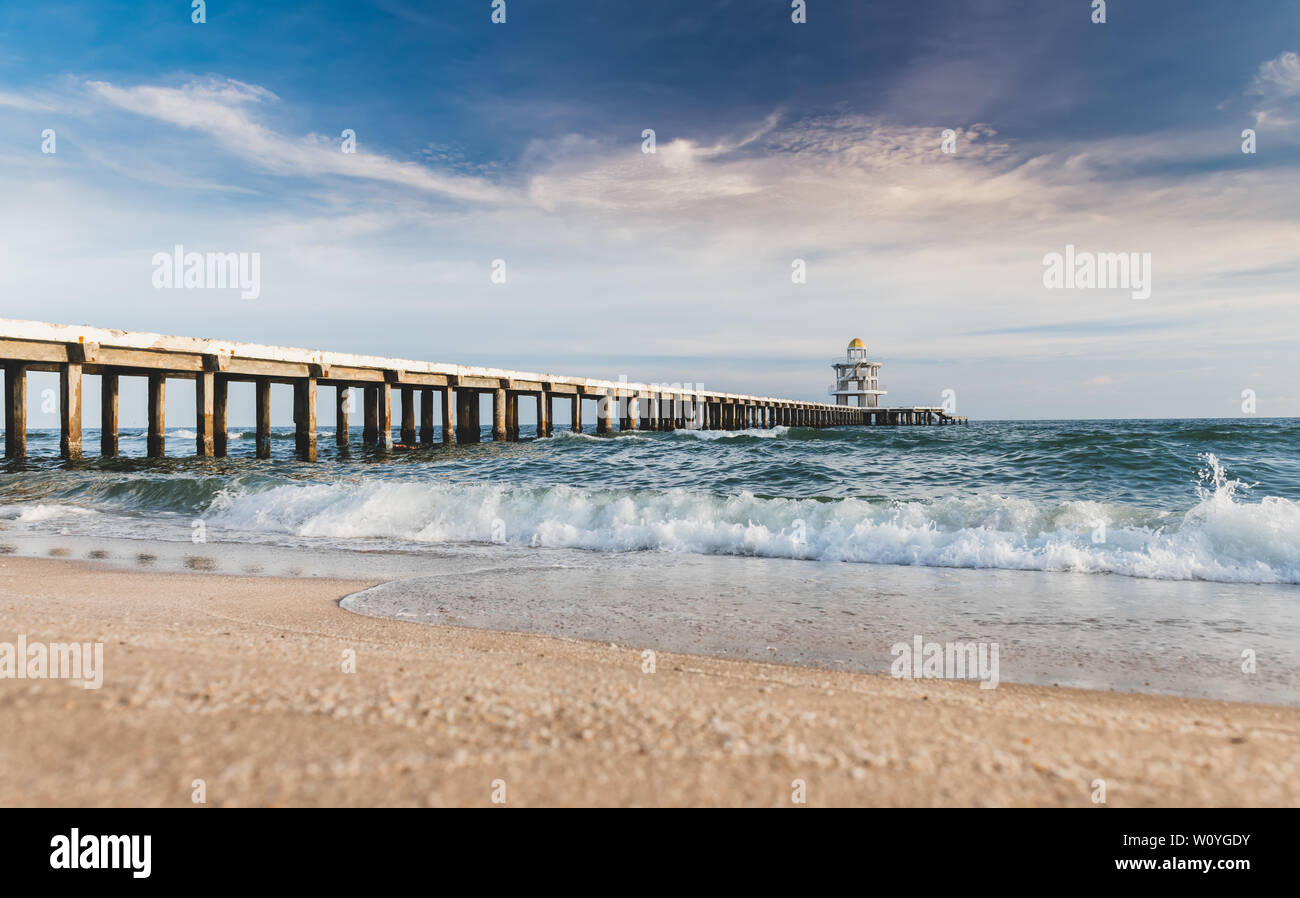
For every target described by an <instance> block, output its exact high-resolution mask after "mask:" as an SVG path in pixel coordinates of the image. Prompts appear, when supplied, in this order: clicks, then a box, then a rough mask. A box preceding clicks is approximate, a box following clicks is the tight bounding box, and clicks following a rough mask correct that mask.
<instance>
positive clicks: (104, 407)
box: [0, 319, 966, 461]
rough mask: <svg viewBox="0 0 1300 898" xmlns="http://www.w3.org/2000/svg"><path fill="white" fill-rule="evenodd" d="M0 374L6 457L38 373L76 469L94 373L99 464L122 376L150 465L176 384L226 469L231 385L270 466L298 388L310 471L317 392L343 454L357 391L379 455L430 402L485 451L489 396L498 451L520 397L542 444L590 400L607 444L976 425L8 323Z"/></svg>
mask: <svg viewBox="0 0 1300 898" xmlns="http://www.w3.org/2000/svg"><path fill="white" fill-rule="evenodd" d="M0 366H3V369H4V383H5V387H4V395H5V422H4V423H5V456H6V457H9V458H14V457H21V456H24V455H26V452H27V372H28V371H52V372H57V373H58V375H59V451H60V454H61V455H62V456H63V457H64V458H79V457H80V456H81V454H82V445H81V442H82V441H81V386H82V377H83V376H84V375H87V374H90V375H97V376H99V377H100V378H101V387H100V403H101V404H100V422H101V423H100V454H101V455H105V456H114V455H117V452H118V426H117V423H118V383H119V378H121V377H143V378H145V379H147V381H148V440H147V446H148V450H147V451H148V454H149V456H150V457H162V456H163V455H165V454H166V442H165V435H164V434H165V430H164V428H165V424H166V422H165V405H166V402H165V400H166V389H167V381H168V380H190V381H193V382H194V390H195V394H194V395H195V433H196V435H197V436H196V439H195V443H196V454H198V455H200V456H217V457H220V456H224V455H225V454H226V448H227V447H226V430H227V387H228V385H229V384H230V383H232V382H252V383H254V384H255V385H256V391H255V396H256V436H257V440H256V447H257V448H256V454H257V456H258V457H259V458H269V457H270V455H271V389H270V388H271V384H273V383H282V384H289V385H291V386H292V387H293V397H294V399H293V404H294V416H293V418H294V425H295V430H296V449H297V455H298V457H299V458H301V459H303V460H306V461H315V460H316V392H317V389H318V387H321V386H326V387H334V388H335V389H336V390H337V397H336V402H335V403H334V407H335V416H336V417H335V435H336V439H337V440H338V443H339V444H340V445H341V446H346V445H347V443H348V441H349V439H350V431H349V426H348V425H349V413H350V403H349V402H348V401H346V397H347V391H348V390H350V389H352V388H359V389H361V390H362V391H363V395H364V409H363V414H364V425H363V427H362V442H363V443H364V444H366V445H370V446H375V447H378V448H381V449H392V448H394V446H395V445H401V446H416V445H421V444H425V445H427V444H430V443H432V442H433V437H434V417H433V414H434V413H433V407H434V406H433V394H434V393H438V394H439V399H440V406H441V416H440V417H441V421H440V423H441V425H442V432H441V441H442V442H444V443H450V442H457V443H476V442H478V441H479V440H480V439H481V425H480V420H479V405H480V403H479V396H480V395H481V394H484V393H487V394H489V395H491V397H492V439H493V440H517V439H519V398H520V397H521V396H522V397H530V398H532V399H533V400H535V401H536V403H537V433H538V435H539V436H549V435H551V434H552V433H553V432H554V431H553V427H552V424H551V416H552V410H553V404H554V402H555V401H556V400H559V401H562V402H563V401H567V402H568V403H569V411H570V420H571V422H572V423H571V425H570V427H571V429H572V430H574V431H575V432H581V431H582V403H583V400H584V399H592V400H595V401H596V415H597V417H596V430H597V432H598V433H613V432H615V431H618V430H638V429H639V430H654V431H658V430H679V429H688V428H689V429H702V430H744V429H746V428H750V427H773V426H776V425H786V426H791V427H837V426H842V425H907V424H955V423H965V421H966V419H965V418H963V417H957V416H953V415H950V414H948V413H946V412H945V411H944V410H943V409H942V408H940V407H937V406H915V407H909V408H858V407H854V406H844V405H833V404H829V403H821V402H801V401H798V400H792V399H778V398H773V397H768V396H749V395H744V394H736V393H719V392H715V391H709V390H700V389H693V388H684V387H683V388H679V387H678V386H677V385H676V384H673V385H671V386H669V385H664V384H640V383H627V382H625V381H609V380H600V379H595V378H582V377H564V376H559V375H554V374H538V373H533V372H526V371H509V370H505V369H500V368H479V367H471V366H465V365H449V364H441V363H436V362H419V361H412V360H409V359H392V358H382V357H379V356H367V355H354V354H349V353H339V352H320V351H316V350H309V349H296V348H292V347H286V346H266V345H260V344H256V343H232V342H226V341H221V340H204V339H196V338H193V337H168V336H162V335H160V334H150V333H139V332H131V331H119V330H108V329H104V328H95V327H81V326H69V325H61V324H47V323H45V322H40V321H18V320H11V319H0ZM394 392H396V393H397V395H398V399H399V401H400V421H401V426H400V442H399V443H397V444H395V443H394V441H393V437H392V417H393V416H392V406H393V393H394ZM417 396H418V397H419V408H418V410H417V408H416V403H415V400H416V397H417ZM417 419H418V421H419V425H418V428H417V425H416V421H417Z"/></svg>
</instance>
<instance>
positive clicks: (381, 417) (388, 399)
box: [375, 380, 393, 452]
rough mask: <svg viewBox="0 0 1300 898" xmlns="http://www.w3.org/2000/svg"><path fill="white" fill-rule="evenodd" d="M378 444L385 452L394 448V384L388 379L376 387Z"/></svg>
mask: <svg viewBox="0 0 1300 898" xmlns="http://www.w3.org/2000/svg"><path fill="white" fill-rule="evenodd" d="M375 427H376V430H377V433H376V436H377V437H378V441H377V442H376V445H377V446H378V447H379V448H380V449H382V450H384V451H385V452H390V451H392V448H393V385H392V384H390V383H389V382H388V381H387V380H385V381H384V382H383V383H381V384H379V385H378V386H376V387H375Z"/></svg>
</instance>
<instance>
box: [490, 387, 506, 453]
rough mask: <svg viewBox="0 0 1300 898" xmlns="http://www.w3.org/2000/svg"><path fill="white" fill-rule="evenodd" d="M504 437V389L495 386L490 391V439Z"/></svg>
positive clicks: (501, 440) (502, 440) (501, 438)
mask: <svg viewBox="0 0 1300 898" xmlns="http://www.w3.org/2000/svg"><path fill="white" fill-rule="evenodd" d="M505 439H506V391H505V390H503V389H501V388H500V387H497V388H496V389H495V390H493V391H492V441H493V442H505Z"/></svg>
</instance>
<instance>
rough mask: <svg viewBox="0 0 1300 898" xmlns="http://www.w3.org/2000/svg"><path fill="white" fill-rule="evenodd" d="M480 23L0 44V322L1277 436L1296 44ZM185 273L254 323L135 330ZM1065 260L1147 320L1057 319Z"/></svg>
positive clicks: (206, 303) (734, 24) (569, 6)
mask: <svg viewBox="0 0 1300 898" xmlns="http://www.w3.org/2000/svg"><path fill="white" fill-rule="evenodd" d="M506 11H507V21H506V23H505V24H502V25H495V24H493V23H492V22H491V21H490V15H491V3H490V2H489V0H473V2H458V3H439V4H423V5H421V4H401V3H390V2H379V3H333V4H331V3H314V4H310V5H306V4H304V5H302V6H301V7H297V8H295V6H294V4H263V3H209V4H208V6H207V10H206V12H207V22H206V23H205V24H194V23H192V22H191V21H190V8H189V4H187V3H182V2H172V3H157V4H149V3H57V2H55V3H42V4H14V3H10V4H6V5H4V6H3V7H0V158H2V159H3V163H4V164H3V166H2V167H0V195H3V196H4V197H5V210H6V212H7V214H6V215H4V216H3V220H2V221H0V296H2V297H3V308H2V309H0V315H3V316H5V317H13V318H31V319H39V320H51V321H60V322H66V323H86V324H94V325H101V326H109V327H121V328H130V329H141V330H152V331H161V332H164V333H180V334H190V335H196V336H212V337H219V338H225V339H238V340H255V341H258V342H277V343H284V344H290V345H306V346H312V347H319V348H327V349H338V350H344V351H358V352H373V353H379V354H385V355H396V356H405V357H414V358H425V359H433V360H438V361H450V362H462V363H471V364H494V365H506V366H512V367H519V368H526V369H531V370H545V371H552V372H557V373H567V374H581V375H589V376H599V377H609V378H612V379H617V378H618V377H619V376H620V375H626V376H627V377H628V378H629V379H632V380H649V381H689V382H697V383H703V384H704V385H705V386H707V387H711V388H717V389H727V390H736V391H746V392H756V393H765V394H769V395H786V396H792V397H800V398H822V397H824V395H825V389H826V386H827V384H828V383H829V381H830V376H829V375H830V369H829V361H830V358H831V357H832V356H838V355H840V354H841V353H842V352H843V347H844V344H845V343H846V342H847V340H848V339H849V338H850V337H853V336H861V337H862V338H863V339H865V340H866V342H867V345H868V347H869V348H870V350H871V352H872V354H873V355H874V356H876V357H879V358H880V359H881V360H882V361H883V362H884V364H885V367H884V369H883V372H882V379H883V381H884V386H885V387H886V388H887V389H889V390H890V394H889V396H888V397H887V401H888V402H892V403H896V404H913V403H917V404H936V403H938V402H939V396H940V394H941V392H942V391H943V390H945V389H955V390H956V391H957V397H958V411H959V412H961V413H965V414H968V415H971V416H976V417H986V418H987V417H1073V416H1079V417H1099V416H1112V415H1114V416H1147V415H1151V416H1161V415H1173V416H1178V415H1210V416H1219V415H1236V414H1239V413H1240V402H1241V400H1240V393H1241V391H1242V390H1244V389H1252V390H1254V391H1255V392H1256V394H1257V396H1258V409H1259V413H1260V414H1268V415H1296V414H1300V389H1297V388H1296V386H1295V377H1294V374H1293V365H1294V358H1295V357H1296V355H1297V352H1296V350H1297V345H1296V343H1297V335H1298V334H1300V327H1297V325H1300V312H1298V311H1297V302H1296V299H1297V290H1296V284H1297V283H1300V280H1298V279H1297V274H1300V239H1297V238H1298V237H1300V228H1298V227H1297V222H1296V218H1297V215H1296V210H1297V209H1300V178H1298V177H1297V172H1298V169H1297V163H1300V57H1298V56H1297V55H1296V54H1297V51H1300V29H1298V28H1297V26H1298V25H1300V4H1296V3H1279V2H1236V3H1233V4H1230V5H1229V4H1216V3H1209V2H1205V3H1190V4H1189V3H1176V2H1141V3H1137V2H1112V3H1110V4H1108V8H1107V21H1106V23H1105V24H1094V23H1092V22H1091V21H1090V17H1091V15H1092V11H1091V2H1090V0H1053V2H1043V3H1028V2H1011V0H1006V2H971V0H965V2H926V3H848V2H829V0H808V4H807V23H806V24H794V23H792V22H791V21H790V4H789V3H787V2H766V0H765V2H713V3H707V2H694V3H677V2H661V3H655V4H630V3H616V2H608V3H605V2H591V0H587V2H584V0H576V2H571V3H554V2H552V3H541V2H524V0H507V3H506ZM646 128H652V129H654V130H655V132H656V139H657V152H656V153H655V154H653V155H648V154H645V153H643V152H642V151H641V133H642V131H643V129H646ZM949 128H951V129H953V130H955V131H956V132H957V134H958V138H957V147H956V152H955V153H953V154H944V153H942V152H941V150H940V142H941V139H942V137H941V135H942V133H943V131H944V129H949ZM1244 128H1252V129H1255V130H1256V132H1257V141H1258V152H1257V153H1255V154H1250V155H1248V154H1243V153H1242V152H1241V142H1242V141H1241V136H1240V135H1241V131H1242V130H1243V129H1244ZM45 129H54V130H55V132H56V134H57V152H56V153H54V154H46V153H42V152H41V144H42V141H41V133H42V131H44V130H45ZM343 129H352V130H354V131H355V132H356V134H357V150H358V151H357V153H355V154H344V153H342V151H341V149H340V134H341V132H342V131H343ZM178 243H179V244H183V245H184V246H185V247H186V249H187V250H192V251H199V252H209V251H210V252H226V251H242V252H257V253H259V254H260V256H261V265H262V268H261V270H262V291H261V295H260V296H259V297H258V298H257V299H256V300H241V299H239V297H238V295H237V294H236V293H234V292H231V291H217V290H206V291H205V290H194V291H159V290H155V289H154V288H153V287H152V284H151V275H152V272H153V270H152V265H151V259H152V257H153V255H154V253H156V252H159V251H169V250H170V249H171V247H172V246H174V245H175V244H178ZM1066 244H1073V245H1076V246H1078V247H1079V248H1080V249H1081V250H1087V251H1094V252H1135V253H1151V257H1152V260H1153V262H1152V264H1153V272H1154V273H1153V289H1152V295H1151V297H1150V299H1146V300H1135V299H1133V298H1132V297H1131V296H1130V294H1129V293H1128V292H1127V291H1123V290H1096V291H1080V290H1074V291H1069V290H1048V289H1046V288H1045V287H1044V286H1043V283H1042V271H1043V263H1042V260H1043V256H1044V254H1046V253H1050V252H1060V251H1061V250H1062V248H1063V247H1064V246H1065V245H1066ZM495 259H504V260H505V262H506V266H507V281H506V283H505V284H492V283H491V282H490V279H489V276H490V274H491V265H492V262H493V260H495ZM795 259H802V260H804V261H805V262H806V264H807V271H808V277H807V283H806V284H793V283H791V278H790V271H791V264H792V261H793V260H795ZM177 401H183V400H179V399H178V400H177ZM123 411H124V416H126V417H129V416H127V415H126V412H127V410H126V409H125V407H124V410H123ZM33 423H34V424H36V423H37V422H35V421H34V422H33Z"/></svg>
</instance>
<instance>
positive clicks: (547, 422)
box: [537, 390, 551, 437]
mask: <svg viewBox="0 0 1300 898" xmlns="http://www.w3.org/2000/svg"><path fill="white" fill-rule="evenodd" d="M550 435H551V393H550V391H549V390H542V392H540V393H538V394H537V436H538V437H549V436H550Z"/></svg>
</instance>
